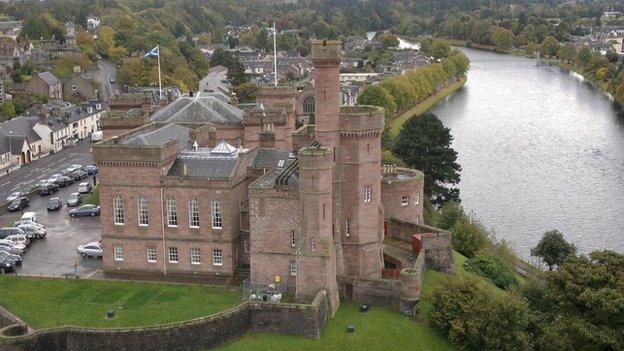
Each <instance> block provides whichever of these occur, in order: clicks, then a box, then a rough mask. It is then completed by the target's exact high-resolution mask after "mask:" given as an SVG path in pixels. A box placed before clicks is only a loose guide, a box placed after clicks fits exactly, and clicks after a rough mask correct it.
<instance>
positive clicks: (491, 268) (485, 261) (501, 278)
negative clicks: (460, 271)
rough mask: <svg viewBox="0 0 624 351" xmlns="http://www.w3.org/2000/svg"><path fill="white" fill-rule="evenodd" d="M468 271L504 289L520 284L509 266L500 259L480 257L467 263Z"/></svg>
mask: <svg viewBox="0 0 624 351" xmlns="http://www.w3.org/2000/svg"><path fill="white" fill-rule="evenodd" d="M466 265H467V267H466V270H468V271H470V272H473V273H476V274H478V275H480V276H482V277H485V278H487V279H488V280H489V281H491V282H492V283H493V284H494V285H496V286H498V287H499V288H502V289H509V288H510V287H512V286H515V285H517V284H518V279H517V278H516V275H515V274H514V272H513V271H512V270H511V269H510V268H509V266H507V264H506V263H505V262H504V261H503V260H501V259H500V258H498V257H494V256H490V255H478V256H476V257H475V258H472V259H469V260H468V261H466Z"/></svg>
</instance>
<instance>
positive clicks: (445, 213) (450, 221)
mask: <svg viewBox="0 0 624 351" xmlns="http://www.w3.org/2000/svg"><path fill="white" fill-rule="evenodd" d="M461 218H466V213H465V212H464V209H463V207H461V205H460V204H458V203H457V202H455V201H449V202H447V203H445V204H444V205H443V206H442V208H441V209H440V216H439V217H438V219H437V221H436V225H437V227H438V228H440V229H444V230H449V229H451V228H453V226H454V225H455V222H457V221H458V220H460V219H461Z"/></svg>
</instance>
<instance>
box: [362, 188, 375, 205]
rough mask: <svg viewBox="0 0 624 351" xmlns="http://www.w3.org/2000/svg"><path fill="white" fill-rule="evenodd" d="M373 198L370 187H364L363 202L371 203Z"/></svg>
mask: <svg viewBox="0 0 624 351" xmlns="http://www.w3.org/2000/svg"><path fill="white" fill-rule="evenodd" d="M372 198H373V188H372V187H371V186H370V185H367V186H365V187H364V202H371V200H372Z"/></svg>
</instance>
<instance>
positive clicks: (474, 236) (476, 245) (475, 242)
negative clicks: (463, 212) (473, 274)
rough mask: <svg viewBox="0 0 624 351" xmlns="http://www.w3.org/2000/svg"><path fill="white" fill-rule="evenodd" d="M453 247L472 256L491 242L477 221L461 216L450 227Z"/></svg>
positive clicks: (463, 253)
mask: <svg viewBox="0 0 624 351" xmlns="http://www.w3.org/2000/svg"><path fill="white" fill-rule="evenodd" d="M451 233H452V238H451V239H452V240H451V241H452V244H453V249H454V250H455V251H457V252H459V253H461V254H462V255H464V256H466V257H468V258H472V257H474V256H475V255H476V254H477V252H479V251H481V250H483V249H485V248H486V247H487V245H488V244H489V243H490V242H491V241H490V240H489V234H488V233H487V231H486V230H485V228H484V227H483V225H481V223H479V222H478V221H476V220H474V219H470V218H461V219H460V220H459V221H457V222H456V223H455V224H454V225H453V227H452V228H451Z"/></svg>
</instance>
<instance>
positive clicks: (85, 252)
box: [76, 241, 102, 258]
mask: <svg viewBox="0 0 624 351" xmlns="http://www.w3.org/2000/svg"><path fill="white" fill-rule="evenodd" d="M76 252H78V254H79V255H80V256H82V258H87V257H88V256H91V257H102V244H100V243H99V242H96V241H94V242H92V243H88V244H84V245H80V246H79V247H78V248H77V249H76Z"/></svg>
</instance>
